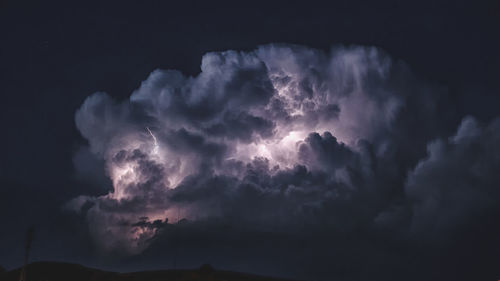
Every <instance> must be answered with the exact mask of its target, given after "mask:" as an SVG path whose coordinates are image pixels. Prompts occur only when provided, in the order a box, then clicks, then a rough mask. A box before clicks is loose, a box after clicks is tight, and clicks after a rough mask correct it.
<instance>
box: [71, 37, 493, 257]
mask: <svg viewBox="0 0 500 281" xmlns="http://www.w3.org/2000/svg"><path fill="white" fill-rule="evenodd" d="M446 97H447V92H446V90H445V89H442V88H440V87H438V86H436V85H432V84H430V83H427V82H425V81H423V80H421V79H419V78H418V77H416V76H415V75H414V74H413V73H412V72H411V71H410V70H409V68H408V67H407V66H406V65H405V64H404V63H402V62H399V61H395V60H393V59H391V58H390V57H389V56H388V55H387V54H386V53H384V52H383V51H381V50H379V49H377V48H373V47H358V46H354V47H335V48H332V49H331V51H330V52H329V53H325V52H323V51H319V50H315V49H311V48H307V47H301V46H294V45H267V46H261V47H259V48H257V49H256V50H254V51H251V52H237V51H226V52H216V53H208V54H206V55H205V56H203V58H202V62H201V72H200V73H199V74H198V75H196V76H194V77H188V76H186V75H183V74H182V73H181V72H179V71H176V70H166V71H164V70H156V71H154V72H153V73H151V75H150V76H149V77H148V78H147V79H146V80H145V81H144V82H143V83H142V84H141V86H140V87H139V88H138V89H137V90H136V91H134V92H133V93H132V95H131V96H130V99H128V100H125V101H115V100H113V99H112V98H111V97H110V96H108V95H107V94H105V93H95V94H93V95H91V96H90V97H88V98H87V99H86V100H85V102H84V103H83V105H82V106H81V107H80V109H79V110H78V111H77V113H76V125H77V128H78V130H79V131H80V132H81V134H82V135H83V137H85V139H87V140H88V146H89V147H88V149H89V150H90V151H91V152H92V153H93V155H94V156H95V157H96V158H100V159H103V160H104V161H105V169H106V174H107V176H108V177H109V178H110V179H111V181H112V183H113V188H112V189H111V191H109V193H107V194H105V195H102V196H97V197H92V196H86V195H82V196H80V197H78V198H75V199H73V200H72V201H71V202H69V203H68V207H70V208H72V209H74V210H76V211H78V212H82V214H83V215H85V216H86V218H87V221H88V223H89V228H90V230H91V232H92V234H93V236H94V237H95V239H96V241H98V243H100V244H102V247H103V248H105V249H106V250H109V251H121V252H125V253H132V254H134V253H139V252H141V251H143V250H144V249H146V248H147V247H148V246H149V245H150V244H151V243H152V241H154V239H155V237H158V235H159V233H160V232H161V231H162V229H163V228H164V227H165V225H168V222H169V221H170V222H172V221H173V222H175V221H176V220H177V219H178V218H179V212H180V213H181V217H182V218H186V219H188V221H193V222H196V221H203V220H208V219H214V218H215V219H218V220H223V221H227V222H234V223H235V224H240V225H246V226H248V227H249V228H263V229H271V230H276V231H278V230H283V231H291V232H294V231H296V232H300V229H302V228H301V227H302V226H304V225H308V227H309V229H314V228H318V229H321V231H330V230H335V231H337V230H338V231H349V230H351V229H359V228H360V227H361V228H371V227H373V228H374V229H383V228H391V229H398V230H403V231H408V233H417V232H419V231H422V229H427V228H429V226H430V225H432V224H433V223H434V221H435V220H438V219H439V218H440V217H439V216H437V217H436V216H432V215H429V213H435V212H438V213H440V214H441V215H442V216H445V217H447V218H446V221H448V222H449V223H450V224H452V223H453V220H451V219H448V217H451V216H462V215H463V214H462V213H461V211H458V210H454V209H450V208H462V207H461V206H463V205H464V204H462V203H464V202H465V201H466V199H464V198H462V197H461V196H467V195H464V194H463V193H465V194H469V193H471V194H477V196H478V197H481V198H483V197H485V194H488V193H489V192H493V191H492V189H493V188H492V185H494V184H498V182H499V179H498V177H494V176H492V175H493V174H494V171H492V170H491V169H488V168H485V167H487V166H488V165H495V164H496V165H497V167H498V161H499V160H498V159H499V158H498V157H497V156H498V154H499V149H498V148H497V147H496V146H494V145H493V143H492V141H490V140H489V139H492V138H493V139H496V140H497V141H498V132H499V130H498V126H497V125H498V124H497V123H498V122H496V123H495V122H494V123H492V124H491V125H489V127H486V128H481V127H480V126H479V125H477V122H476V121H471V120H473V119H472V118H469V119H465V121H464V122H463V123H462V125H461V126H460V129H459V130H458V133H456V135H455V136H454V137H452V138H451V139H449V140H444V139H445V138H446V137H447V136H449V135H451V134H453V129H450V128H451V126H450V124H451V125H456V124H457V122H458V120H459V119H460V117H457V116H455V115H454V113H453V107H452V106H447V105H446V103H444V102H443V101H446ZM495 124H496V125H495ZM488 128H489V129H488ZM492 128H493V129H492ZM436 139H438V141H435V140H436ZM439 139H440V140H441V141H439ZM429 143H430V145H428V144H429ZM475 143H477V145H478V146H479V147H480V148H478V149H479V152H480V153H478V154H476V156H475V157H476V158H474V159H470V161H472V162H469V163H471V165H472V166H470V167H465V166H461V165H459V164H457V163H459V162H460V161H463V159H468V157H469V156H470V155H469V154H468V153H467V149H474V148H473V147H475V146H474V144H475ZM497 143H498V142H497ZM427 147H428V151H427ZM488 153H493V154H492V155H496V156H495V157H497V158H495V157H493V156H487V155H488ZM482 157H485V158H484V161H487V162H483V158H482ZM488 161H489V162H488ZM490 162H491V163H490ZM82 165H84V164H80V165H77V166H79V167H81V166H82ZM483 165H485V166H483ZM87 170H88V169H87ZM464 171H466V172H467V173H462V172H464ZM449 173H461V174H462V175H463V176H464V177H465V176H466V175H470V176H471V177H472V178H474V177H475V176H476V177H477V178H478V180H479V178H482V179H485V181H486V182H478V186H479V187H475V186H474V187H472V186H469V185H467V183H466V181H465V183H463V184H459V185H458V186H456V187H452V186H448V185H446V184H442V182H441V181H448V176H446V175H449ZM483 174H485V175H483ZM441 177H445V178H444V179H443V178H441ZM481 186H484V188H482V187H481ZM486 186H487V187H486ZM453 188H458V189H460V194H461V195H457V196H458V197H456V198H455V197H453V198H455V199H456V201H454V202H455V203H454V205H452V206H451V207H450V206H449V205H446V204H442V202H441V201H440V200H441V199H440V198H441V197H440V194H444V193H447V192H451V193H454V192H455V191H456V190H452V189H453ZM457 194H458V193H457ZM494 194H495V196H497V195H498V192H496V191H495V192H494ZM485 198H487V196H486V197H485ZM455 199H454V200H455ZM485 200H486V199H485ZM486 201H487V200H486ZM465 205H467V204H465ZM472 205H473V204H471V206H470V208H473V209H474V208H475V207H474V206H472ZM476 209H477V210H479V209H480V208H476ZM476 209H474V210H476ZM461 210H462V209H461Z"/></svg>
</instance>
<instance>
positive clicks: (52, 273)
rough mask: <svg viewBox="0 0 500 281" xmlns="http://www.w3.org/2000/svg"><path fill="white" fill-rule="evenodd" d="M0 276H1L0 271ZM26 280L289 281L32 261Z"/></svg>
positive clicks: (13, 275) (9, 276)
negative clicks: (104, 269) (114, 269)
mask: <svg viewBox="0 0 500 281" xmlns="http://www.w3.org/2000/svg"><path fill="white" fill-rule="evenodd" d="M20 272H21V269H20V268H18V269H15V270H11V271H8V272H6V273H4V276H0V279H1V280H2V281H4V280H5V281H18V280H19V274H20ZM0 274H2V273H1V272H0ZM26 275H27V280H28V281H68V280H71V281H162V280H165V281H167V280H168V281H205V280H206V281H219V280H220V281H254V280H255V281H291V280H286V279H280V278H271V277H263V276H258V275H253V274H246V273H238V272H230V271H222V270H216V269H214V268H213V267H212V266H210V265H203V266H202V267H200V269H193V270H156V271H143V272H130V273H117V272H109V271H103V270H98V269H92V268H88V267H85V266H82V265H78V264H71V263H60V262H35V263H32V264H29V265H28V267H27V274H26Z"/></svg>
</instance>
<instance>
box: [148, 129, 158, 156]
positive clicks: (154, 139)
mask: <svg viewBox="0 0 500 281" xmlns="http://www.w3.org/2000/svg"><path fill="white" fill-rule="evenodd" d="M146 130H148V132H149V134H150V135H151V137H152V138H153V143H154V148H153V153H155V154H157V153H158V140H157V139H156V137H155V135H153V132H151V130H150V129H149V127H146Z"/></svg>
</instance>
